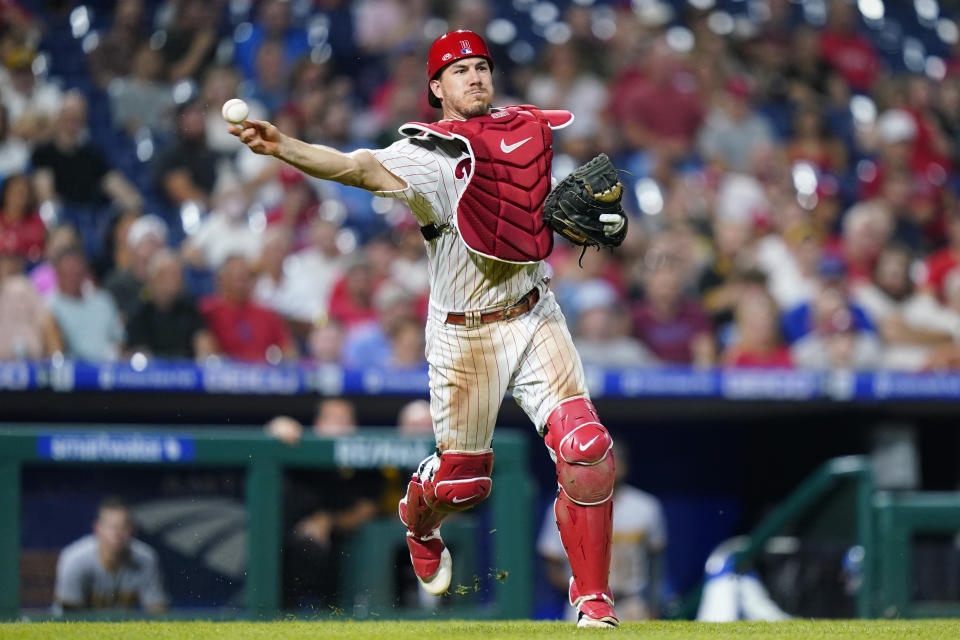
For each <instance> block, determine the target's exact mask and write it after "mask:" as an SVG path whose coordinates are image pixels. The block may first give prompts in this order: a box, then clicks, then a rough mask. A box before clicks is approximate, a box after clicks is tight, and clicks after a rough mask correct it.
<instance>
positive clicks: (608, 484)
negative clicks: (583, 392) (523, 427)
mask: <svg viewBox="0 0 960 640" xmlns="http://www.w3.org/2000/svg"><path fill="white" fill-rule="evenodd" d="M545 428H546V433H545V434H544V442H545V443H546V445H547V448H548V449H549V450H550V457H552V458H553V459H554V461H555V462H556V463H557V483H558V484H559V485H560V490H561V491H562V492H563V493H564V494H566V496H567V498H569V499H570V500H571V501H572V502H575V503H576V504H579V505H584V506H590V505H596V504H603V503H604V502H606V501H607V500H609V499H610V496H612V495H613V470H614V460H613V451H612V448H613V439H612V438H611V437H610V433H609V432H608V431H607V430H606V428H605V427H604V426H603V425H602V424H600V422H599V418H598V416H597V410H596V409H595V408H594V406H593V403H591V402H590V401H589V400H587V399H586V398H576V399H574V400H569V401H567V402H564V403H563V404H561V405H560V406H558V407H557V408H556V409H554V410H553V413H551V414H550V417H549V418H547V424H546V427H545Z"/></svg>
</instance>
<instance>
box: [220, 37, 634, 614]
mask: <svg viewBox="0 0 960 640" xmlns="http://www.w3.org/2000/svg"><path fill="white" fill-rule="evenodd" d="M493 69H494V61H493V59H492V57H491V56H490V52H489V50H488V48H487V45H486V43H485V42H484V41H483V39H482V38H481V37H480V36H478V35H477V34H476V33H474V32H472V31H468V30H459V31H451V32H449V33H446V34H444V35H442V36H440V37H439V38H437V40H435V41H434V42H433V44H432V45H431V47H430V51H429V53H428V56H427V86H426V87H425V89H426V91H427V98H428V100H429V102H430V104H431V105H432V106H434V107H436V108H439V109H441V110H442V119H441V120H439V121H437V122H433V123H427V122H408V123H406V124H404V125H403V126H401V127H400V129H399V131H400V134H401V135H402V138H401V139H400V140H399V141H397V142H395V143H394V144H392V145H390V146H389V147H388V148H386V149H376V150H368V149H359V150H355V151H352V152H350V153H343V152H341V151H338V150H336V149H333V148H331V147H328V146H322V145H310V144H307V143H305V142H303V141H301V140H298V139H295V138H292V137H290V136H287V135H284V134H283V133H281V132H280V131H279V130H278V129H277V127H276V126H274V125H273V124H271V123H269V122H264V121H260V120H253V121H250V120H247V121H245V122H243V123H241V124H238V125H233V126H231V127H230V129H229V130H230V132H231V133H233V134H234V135H236V136H237V137H238V138H239V139H240V141H241V142H242V143H244V144H246V145H247V146H248V147H249V148H250V149H251V150H252V151H253V152H255V153H260V154H264V155H272V156H275V157H277V158H279V159H280V160H283V161H284V162H286V163H287V164H290V165H292V166H294V167H296V168H298V169H300V170H301V171H303V172H304V173H307V174H308V175H311V176H313V177H316V178H321V179H325V180H332V181H334V182H338V183H340V184H344V185H348V186H354V187H359V188H361V189H366V190H367V191H371V192H373V193H374V194H376V195H379V196H382V197H389V198H396V199H399V200H401V201H403V202H404V203H405V204H407V206H409V208H410V210H411V212H412V213H413V215H414V217H415V218H416V220H417V224H418V226H419V227H420V230H421V234H422V235H423V238H424V241H425V242H426V247H427V255H428V260H429V273H430V283H431V291H430V302H429V312H428V318H427V327H426V356H427V361H428V364H429V376H430V390H431V413H432V418H433V426H434V436H435V439H436V444H437V449H436V453H435V454H433V455H431V456H429V457H428V458H427V459H426V460H424V461H423V462H422V463H421V465H420V467H419V468H418V470H417V472H416V473H415V474H414V475H413V477H412V479H411V480H410V483H409V484H408V486H407V494H406V496H405V497H404V498H403V499H402V500H401V502H400V519H401V521H402V522H403V524H404V525H406V528H407V531H406V541H407V546H408V548H409V551H410V559H411V562H412V564H413V569H414V573H415V574H416V576H417V579H418V580H419V582H420V585H421V586H422V587H423V589H424V590H425V591H426V592H427V593H430V594H432V595H441V594H443V593H445V592H446V591H447V589H448V587H449V586H450V581H451V577H452V564H453V561H452V556H451V554H450V550H449V549H448V548H447V547H446V545H445V544H444V543H443V540H442V538H441V537H440V525H441V524H442V522H443V520H444V518H445V517H446V516H447V515H448V514H450V513H453V512H458V511H463V510H466V509H469V508H470V507H472V506H474V505H475V504H477V503H479V502H481V501H482V500H484V499H485V498H486V497H487V496H488V495H489V494H490V491H491V484H492V481H491V472H492V469H493V450H492V449H491V448H490V447H491V442H492V438H493V429H494V425H495V423H496V417H497V413H498V410H499V408H500V404H501V402H502V400H503V397H504V395H505V394H506V392H507V391H510V392H512V394H513V397H514V399H515V400H516V401H517V402H518V404H519V405H520V406H521V407H522V408H523V409H524V411H525V412H526V413H527V415H528V416H530V418H531V420H532V421H533V423H534V424H535V426H536V428H537V430H538V433H539V434H540V435H541V436H543V437H544V442H545V444H546V445H547V447H548V450H549V452H550V455H551V458H552V459H553V460H554V461H555V463H556V468H557V478H558V484H559V491H558V494H557V500H556V504H555V515H556V520H557V527H558V529H559V531H560V536H561V539H562V541H563V546H564V548H565V550H566V554H567V556H568V559H569V562H570V565H571V568H572V574H573V577H572V578H571V581H570V584H569V589H568V595H569V600H570V603H571V605H572V606H574V607H575V608H576V609H577V611H578V613H579V620H578V623H577V624H578V626H580V627H599V628H611V627H616V626H618V625H619V621H618V619H617V615H616V613H615V611H614V608H613V597H612V594H611V591H610V587H609V573H610V540H611V532H612V502H611V499H610V498H611V495H612V491H613V483H614V466H615V465H614V455H613V453H612V452H611V449H612V446H613V440H612V438H611V437H610V434H609V433H608V431H607V430H606V428H605V427H603V425H602V424H601V423H600V420H599V417H598V415H597V412H596V409H595V408H594V406H593V405H592V404H591V402H590V400H589V392H588V390H587V385H586V377H585V375H584V371H583V365H582V364H581V361H580V357H579V355H578V354H577V351H576V348H575V346H574V344H573V340H572V338H571V337H570V333H569V331H568V329H567V326H566V321H565V319H564V317H563V313H562V311H561V310H560V307H559V305H558V304H557V302H556V298H555V297H554V295H553V293H552V292H551V291H550V289H549V288H548V286H547V283H548V278H547V268H546V265H545V263H544V259H545V258H546V257H547V256H548V255H549V254H550V252H551V251H552V249H553V234H552V232H551V231H550V230H549V228H547V227H546V225H545V224H544V222H543V215H542V209H543V202H544V200H545V199H546V197H547V194H548V193H549V191H550V189H551V186H552V185H551V171H550V167H551V160H552V157H553V136H554V131H555V130H558V129H562V128H564V127H566V126H568V125H569V124H570V123H571V122H573V117H574V116H573V114H572V113H570V112H569V111H562V110H543V109H539V108H537V107H535V106H532V105H521V106H508V107H502V108H495V107H493V101H494V86H493ZM619 223H620V225H619V227H620V228H622V226H623V224H625V223H626V221H625V220H619ZM615 228H616V226H615V225H613V224H611V227H610V232H611V233H614V232H615V231H614V229H615ZM511 489H512V488H511V487H509V486H507V487H503V488H502V489H501V490H502V491H503V490H506V491H510V490H511Z"/></svg>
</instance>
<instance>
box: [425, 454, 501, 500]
mask: <svg viewBox="0 0 960 640" xmlns="http://www.w3.org/2000/svg"><path fill="white" fill-rule="evenodd" d="M492 471H493V451H480V452H463V451H444V452H443V453H441V454H440V463H439V465H438V466H437V467H436V471H434V472H433V473H432V474H430V475H429V477H426V478H424V479H423V492H424V493H423V497H424V500H426V502H427V504H428V505H430V508H431V509H433V510H434V511H439V512H441V513H453V512H455V511H463V510H464V509H469V508H470V507H472V506H474V505H475V504H477V503H478V502H483V501H484V500H485V499H486V498H487V496H488V495H490V488H491V486H492V485H493V481H492V480H491V479H490V474H491V472H492Z"/></svg>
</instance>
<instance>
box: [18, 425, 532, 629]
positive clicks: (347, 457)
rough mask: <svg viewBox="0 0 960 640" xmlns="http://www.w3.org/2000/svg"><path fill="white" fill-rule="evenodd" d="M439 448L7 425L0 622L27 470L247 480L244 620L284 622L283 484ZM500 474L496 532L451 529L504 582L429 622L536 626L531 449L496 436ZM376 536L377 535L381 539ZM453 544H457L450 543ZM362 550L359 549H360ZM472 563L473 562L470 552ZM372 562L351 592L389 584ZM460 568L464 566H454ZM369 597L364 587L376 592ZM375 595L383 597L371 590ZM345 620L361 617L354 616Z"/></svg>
mask: <svg viewBox="0 0 960 640" xmlns="http://www.w3.org/2000/svg"><path fill="white" fill-rule="evenodd" d="M432 446H433V445H432V441H430V440H428V439H424V438H401V437H397V436H396V430H395V429H386V428H384V429H377V428H369V429H361V430H360V432H359V433H358V434H357V435H351V436H346V437H342V438H336V439H329V438H316V437H312V436H308V437H305V438H304V439H303V440H302V441H301V442H300V444H299V445H297V446H288V445H286V444H283V443H281V442H279V441H277V440H274V439H271V438H269V437H267V436H265V435H264V434H263V432H262V430H261V429H259V428H256V427H251V428H246V429H244V428H233V429H223V428H221V427H193V428H182V429H181V428H176V429H156V428H145V427H142V426H139V425H122V426H120V425H118V426H111V427H109V429H105V428H104V427H102V426H97V425H87V426H77V425H71V426H70V427H64V426H63V425H31V426H17V425H4V426H2V427H0V517H2V519H3V526H2V527H0V617H2V618H5V619H14V618H17V617H18V616H19V615H20V593H19V589H20V580H19V560H18V559H19V553H20V547H21V544H20V535H21V526H20V522H21V520H20V518H21V499H22V485H21V479H22V470H23V468H24V467H25V466H27V465H31V466H32V465H60V466H71V467H75V468H77V469H78V471H80V472H83V471H95V470H97V469H98V468H104V467H105V465H106V466H118V465H141V466H147V467H157V468H159V467H171V466H193V467H233V468H240V469H243V470H244V471H245V476H246V482H245V494H244V501H245V506H246V514H247V516H246V528H247V545H246V554H247V558H246V578H245V587H244V596H243V600H244V607H243V611H242V612H240V615H241V616H243V617H246V618H250V619H270V618H275V617H277V616H279V615H280V614H281V599H280V594H281V563H280V560H281V557H280V547H281V536H282V520H283V514H282V510H283V500H282V491H283V474H284V470H285V469H295V468H301V469H302V468H318V469H335V468H344V467H346V468H353V469H370V468H393V469H397V470H399V471H401V472H403V473H409V472H410V470H411V469H413V468H415V467H416V465H417V464H418V463H419V461H420V460H422V459H423V458H424V457H425V456H427V455H429V453H430V451H431V450H432ZM494 451H495V454H496V464H495V466H494V475H493V479H494V490H493V492H492V494H491V497H490V499H489V500H488V505H487V507H486V508H487V509H489V518H490V522H491V523H492V524H491V526H490V529H491V530H492V531H490V530H487V529H485V530H484V531H471V530H470V529H471V527H473V528H475V527H476V526H478V524H477V523H472V524H471V523H464V522H460V523H453V522H452V523H451V525H453V526H452V528H451V534H452V535H454V536H455V537H457V538H459V539H461V540H464V541H470V540H476V539H479V537H480V536H487V537H488V538H489V541H488V544H489V556H490V557H489V559H490V565H491V567H496V568H498V569H499V570H500V573H499V575H498V576H497V577H498V578H499V579H495V580H490V581H489V585H490V587H489V588H490V593H489V594H487V601H480V602H476V603H473V604H469V605H466V606H457V604H456V603H454V604H453V605H452V606H449V607H445V608H442V609H438V610H435V611H431V612H429V615H431V616H445V615H449V616H458V617H471V618H499V619H507V618H527V617H529V616H530V614H531V611H532V605H533V601H532V599H533V554H532V553H531V549H532V547H533V526H534V507H533V504H534V487H533V480H532V478H531V476H530V474H529V472H528V470H527V468H526V463H527V443H526V441H525V439H524V438H523V437H522V436H520V435H518V434H515V433H510V432H502V433H501V432H498V433H497V436H496V438H495V441H494ZM371 527H372V528H371V529H370V530H367V531H361V532H359V535H361V536H366V539H367V540H370V541H373V542H379V544H380V547H377V548H376V549H375V550H374V551H378V552H379V551H380V550H381V548H382V547H383V546H384V545H386V544H388V542H387V541H385V540H384V539H383V537H384V536H386V535H389V536H390V537H389V538H388V540H392V539H394V538H396V539H397V540H400V541H401V542H402V536H403V527H402V525H401V524H400V523H399V520H398V521H397V522H396V523H395V526H393V527H392V528H390V529H389V531H388V530H387V527H386V526H385V521H375V522H374V523H372V524H371ZM374 529H376V530H374ZM451 544H452V543H451ZM358 548H362V547H358ZM464 551H465V553H464V554H463V559H462V560H463V561H467V559H468V558H472V557H476V553H475V550H473V549H469V550H467V549H464ZM374 555H376V556H377V557H376V559H374V560H372V561H367V560H364V559H363V558H360V559H358V560H357V561H356V562H354V564H353V565H352V566H353V567H355V568H358V570H359V571H361V572H363V575H360V576H357V575H354V576H353V577H352V580H353V583H354V584H356V583H358V582H363V581H364V580H371V581H376V580H379V579H381V577H380V575H379V574H378V570H379V569H382V565H383V558H384V557H385V556H383V554H374ZM455 557H457V556H455ZM370 586H371V585H369V584H368V585H366V588H368V590H369V587H370ZM372 591H373V592H374V593H376V592H377V591H376V589H374V590H372ZM365 613H366V614H368V615H375V616H381V617H404V615H414V616H415V615H417V614H416V612H404V611H400V610H397V609H396V608H393V607H392V605H391V603H390V599H389V598H388V597H387V596H384V595H382V594H380V595H378V596H376V597H374V598H373V599H372V601H371V602H369V603H368V606H367V607H366V609H365ZM344 615H346V616H348V617H349V616H352V615H353V612H352V611H345V612H344Z"/></svg>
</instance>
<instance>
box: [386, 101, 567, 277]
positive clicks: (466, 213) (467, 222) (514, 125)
mask: <svg viewBox="0 0 960 640" xmlns="http://www.w3.org/2000/svg"><path fill="white" fill-rule="evenodd" d="M571 122H573V114H572V113H570V112H569V111H542V110H540V109H538V108H536V107H534V106H531V105H523V106H518V107H506V108H504V109H500V110H497V111H494V112H493V113H491V114H489V115H486V116H479V117H476V118H470V119H469V120H441V121H440V122H435V123H432V124H425V123H421V122H408V123H407V124H405V125H403V126H402V127H400V133H401V134H403V135H405V136H407V137H410V138H431V137H433V138H439V139H443V140H459V141H460V142H462V143H464V144H465V145H466V149H467V152H468V153H469V154H470V158H469V166H465V167H464V168H462V169H461V167H460V166H458V167H457V170H456V178H458V179H460V178H466V180H467V186H466V188H465V189H464V191H463V192H462V194H461V196H460V199H459V201H458V202H457V207H456V212H455V215H454V223H455V224H456V227H457V231H458V233H459V236H460V239H461V240H462V241H463V242H464V243H465V244H466V245H467V248H468V249H470V250H471V251H473V252H474V253H478V254H480V255H483V256H486V257H488V258H495V259H497V260H502V261H504V262H512V263H519V264H525V263H532V262H538V261H540V260H543V259H544V258H546V257H547V256H548V255H549V254H550V251H551V250H552V249H553V232H551V231H550V229H548V228H547V227H546V226H545V225H544V223H543V201H544V200H545V199H546V197H547V194H548V193H549V192H550V188H551V184H550V163H551V161H552V159H553V134H552V131H551V130H552V129H559V128H562V127H565V126H567V125H568V124H570V123H571Z"/></svg>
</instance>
